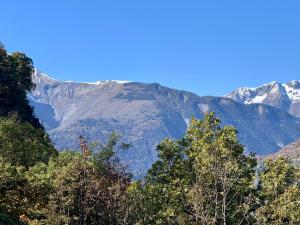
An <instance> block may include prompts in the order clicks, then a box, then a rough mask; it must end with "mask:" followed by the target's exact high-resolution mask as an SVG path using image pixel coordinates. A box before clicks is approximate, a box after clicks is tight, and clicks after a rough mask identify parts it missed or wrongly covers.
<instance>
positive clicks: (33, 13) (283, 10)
mask: <svg viewBox="0 0 300 225" xmlns="http://www.w3.org/2000/svg"><path fill="white" fill-rule="evenodd" d="M0 9H1V13H0V41H1V42H3V43H4V44H5V46H6V48H7V50H8V51H9V52H13V51H21V52H24V53H26V54H27V55H28V56H30V57H31V58H32V59H33V61H34V65H35V67H37V68H39V69H40V70H42V71H43V72H45V73H47V74H48V75H50V76H52V77H54V78H56V79H58V80H72V81H76V82H93V81H97V80H110V79H112V80H129V81H138V82H146V83H160V84H162V85H165V86H168V87H172V88H177V89H181V90H187V91H192V92H194V93H197V94H199V95H215V96H220V95H224V94H226V93H228V92H231V91H232V90H234V89H236V88H238V87H241V86H250V87H252V86H258V85H261V84H263V83H267V82H270V81H274V80H277V81H279V82H287V81H290V80H297V79H298V80H300V1H299V0H294V1H292V0H286V1H282V0H264V1H262V0H251V1H241V0H236V1H233V0H226V1H223V0H218V1H217V0H206V1H202V0H182V1H179V0H170V1H169V0H107V1H102V0H85V1H83V0H51V1H50V0H48V1H46V0H45V1H38V0H26V1H20V0H0Z"/></svg>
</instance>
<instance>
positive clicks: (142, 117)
mask: <svg viewBox="0 0 300 225" xmlns="http://www.w3.org/2000/svg"><path fill="white" fill-rule="evenodd" d="M33 80H34V82H35V83H36V89H35V90H34V91H33V92H32V93H30V94H29V95H28V98H29V100H30V103H31V105H33V106H34V108H35V114H36V115H37V116H38V117H39V119H40V120H41V121H42V123H43V124H44V126H45V128H46V130H47V131H48V133H49V135H50V137H51V139H52V140H53V142H54V143H55V145H56V147H57V148H58V149H77V148H78V137H79V136H80V135H82V136H84V137H85V138H86V139H87V140H89V141H95V140H100V141H105V140H106V139H107V137H108V135H109V134H110V133H111V132H113V131H116V132H118V133H119V134H120V135H121V136H122V141H123V142H126V143H129V144H131V145H132V148H130V149H129V150H126V151H120V152H119V155H120V157H121V159H122V160H124V161H126V163H128V165H129V168H130V169H131V170H132V171H133V172H134V174H135V175H136V176H139V175H143V174H144V173H145V171H146V170H147V169H148V168H149V167H150V166H151V165H152V163H153V162H154V161H155V160H156V152H155V146H156V145H157V144H158V143H159V142H160V141H161V140H162V139H163V138H166V137H169V138H180V137H182V136H183V135H184V133H185V131H186V128H187V125H188V122H189V120H190V118H191V117H193V116H194V117H196V118H202V117H203V115H204V114H205V113H206V112H211V111H214V112H215V113H216V115H217V116H218V117H219V118H220V119H221V120H222V123H223V124H224V125H233V126H235V127H236V128H237V129H238V131H239V138H240V141H241V143H242V144H244V145H245V149H246V151H247V152H248V153H249V152H256V153H257V154H259V155H265V154H270V153H274V152H276V151H277V150H278V149H280V148H281V147H283V146H284V145H286V144H288V143H290V142H292V141H294V140H295V139H297V138H298V137H300V132H299V131H298V127H300V118H299V117H300V113H299V112H300V109H299V101H298V100H300V99H299V82H298V81H293V82H290V83H288V84H280V83H277V82H276V83H275V82H272V83H270V84H266V85H264V86H261V87H258V88H241V89H237V90H236V91H234V92H232V93H230V94H229V95H227V96H225V97H212V96H205V97H201V96H198V95H196V94H193V93H191V92H187V91H181V90H176V89H171V88H168V87H164V86H161V85H160V84H157V83H151V84H145V83H139V82H128V81H115V80H108V81H98V82H95V83H76V82H70V81H68V82H63V81H58V80H55V79H53V78H51V77H49V76H47V75H46V74H44V73H42V72H40V71H38V70H36V71H35V73H34V75H33Z"/></svg>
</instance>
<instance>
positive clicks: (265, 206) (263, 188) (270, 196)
mask: <svg viewBox="0 0 300 225" xmlns="http://www.w3.org/2000/svg"><path fill="white" fill-rule="evenodd" d="M259 180H260V182H259V186H258V188H259V189H258V191H259V194H260V207H259V208H258V209H257V210H256V218H257V221H258V224H262V225H267V224H270V225H279V224H291V225H296V224H300V200H299V194H300V187H299V171H298V170H297V169H296V168H295V167H294V166H293V165H292V164H291V163H290V162H289V161H288V160H287V159H286V158H283V157H279V158H277V159H275V160H266V161H265V162H264V163H263V169H262V171H261V172H260V173H259Z"/></svg>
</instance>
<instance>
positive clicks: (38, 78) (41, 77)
mask: <svg viewBox="0 0 300 225" xmlns="http://www.w3.org/2000/svg"><path fill="white" fill-rule="evenodd" d="M32 78H33V81H34V83H41V82H46V83H49V82H59V81H58V80H56V79H54V78H52V77H50V76H48V75H47V74H45V73H43V72H41V71H40V70H39V69H36V68H35V69H34V73H33V75H32ZM63 82H64V83H77V82H74V81H71V80H67V81H63ZM129 82H131V81H125V80H124V81H123V80H99V81H96V82H82V83H83V84H91V85H103V84H108V83H117V84H124V83H129Z"/></svg>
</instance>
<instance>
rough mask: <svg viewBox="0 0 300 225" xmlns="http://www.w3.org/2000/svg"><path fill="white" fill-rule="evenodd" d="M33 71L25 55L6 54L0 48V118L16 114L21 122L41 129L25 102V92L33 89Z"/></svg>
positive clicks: (26, 101) (29, 60) (30, 61)
mask: <svg viewBox="0 0 300 225" xmlns="http://www.w3.org/2000/svg"><path fill="white" fill-rule="evenodd" d="M33 71H34V68H33V64H32V60H31V59H30V58H28V57H27V56H26V55H25V54H23V53H20V52H15V53H12V54H7V52H6V50H5V49H4V48H3V46H2V47H1V46H0V116H8V115H10V114H14V113H17V114H18V115H19V117H20V118H21V120H22V121H27V122H29V123H31V124H32V125H33V126H34V127H37V128H42V126H41V124H40V122H39V120H38V119H37V118H36V117H35V116H34V115H33V109H32V107H31V106H30V105H29V103H28V100H27V92H29V91H31V90H32V89H33V88H34V87H35V85H34V83H33V82H32V79H31V76H32V74H33Z"/></svg>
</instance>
